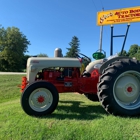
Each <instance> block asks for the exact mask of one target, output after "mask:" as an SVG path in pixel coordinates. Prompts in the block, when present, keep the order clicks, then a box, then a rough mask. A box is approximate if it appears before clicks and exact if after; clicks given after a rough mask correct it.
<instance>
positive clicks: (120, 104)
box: [98, 59, 140, 116]
mask: <svg viewBox="0 0 140 140" xmlns="http://www.w3.org/2000/svg"><path fill="white" fill-rule="evenodd" d="M98 97H99V100H100V102H101V104H102V106H103V108H104V109H105V110H106V111H107V112H108V113H110V114H113V115H120V116H135V115H139V114H140V63H139V62H138V61H137V60H133V59H122V60H119V61H115V62H113V63H112V64H110V65H109V66H108V67H107V68H106V69H105V70H104V71H103V74H102V75H101V76H100V78H99V83H98Z"/></svg>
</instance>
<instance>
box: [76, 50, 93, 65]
mask: <svg viewBox="0 0 140 140" xmlns="http://www.w3.org/2000/svg"><path fill="white" fill-rule="evenodd" d="M75 54H76V56H77V58H80V59H82V60H85V61H87V62H88V63H90V62H91V59H90V58H89V57H88V56H86V55H84V54H82V53H78V52H76V53H75Z"/></svg>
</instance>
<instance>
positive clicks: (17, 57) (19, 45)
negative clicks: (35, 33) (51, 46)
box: [0, 27, 30, 71]
mask: <svg viewBox="0 0 140 140" xmlns="http://www.w3.org/2000/svg"><path fill="white" fill-rule="evenodd" d="M28 45H30V42H29V41H28V39H27V38H26V36H25V35H24V34H23V33H22V32H20V30H19V29H18V28H16V27H8V28H7V29H5V28H4V27H1V28H0V71H20V70H21V69H22V59H23V56H24V53H25V52H27V49H28Z"/></svg>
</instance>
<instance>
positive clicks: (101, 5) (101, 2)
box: [100, 0, 104, 9]
mask: <svg viewBox="0 0 140 140" xmlns="http://www.w3.org/2000/svg"><path fill="white" fill-rule="evenodd" d="M100 3H101V6H102V9H104V6H103V2H102V0H100Z"/></svg>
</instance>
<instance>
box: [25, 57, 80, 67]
mask: <svg viewBox="0 0 140 140" xmlns="http://www.w3.org/2000/svg"><path fill="white" fill-rule="evenodd" d="M30 65H33V66H41V67H44V66H45V68H48V67H81V63H80V61H79V60H78V59H77V58H64V57H63V58H59V57H56V58H49V57H31V58H29V59H28V61H27V67H29V66H30Z"/></svg>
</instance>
